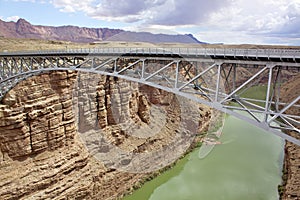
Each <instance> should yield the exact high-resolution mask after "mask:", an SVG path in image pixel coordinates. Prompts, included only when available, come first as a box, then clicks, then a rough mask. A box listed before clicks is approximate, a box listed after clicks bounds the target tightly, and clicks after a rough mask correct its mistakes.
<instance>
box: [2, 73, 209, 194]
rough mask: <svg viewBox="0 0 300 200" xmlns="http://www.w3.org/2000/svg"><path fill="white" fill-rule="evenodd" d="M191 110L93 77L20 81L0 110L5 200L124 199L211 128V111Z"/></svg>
mask: <svg viewBox="0 0 300 200" xmlns="http://www.w3.org/2000/svg"><path fill="white" fill-rule="evenodd" d="M184 105H185V106H182V105H181V104H180V99H179V98H178V97H176V96H174V95H173V94H169V93H166V92H163V91H160V90H157V89H154V88H151V87H148V86H141V85H139V84H137V83H131V82H128V81H124V80H118V79H116V78H113V77H105V76H99V75H93V74H77V73H76V72H69V71H65V72H51V73H47V74H41V75H38V76H33V77H31V78H28V79H27V80H25V81H22V82H20V83H19V84H18V85H17V86H16V87H14V88H13V89H12V90H11V91H10V92H9V93H8V94H7V95H6V96H5V98H4V99H3V102H2V104H1V105H0V133H1V134H0V150H1V151H0V154H1V155H0V158H1V160H0V176H1V181H0V199H20V198H23V199H115V198H117V197H121V196H122V195H123V194H125V193H128V192H129V191H130V190H132V189H133V187H135V185H137V184H138V183H139V182H140V181H142V180H143V179H144V178H145V177H147V176H149V173H146V172H151V170H155V169H159V168H161V167H164V166H166V165H167V164H170V163H171V162H173V161H174V160H176V159H177V158H178V157H177V155H176V156H173V157H172V156H171V155H174V152H176V151H178V152H181V153H182V152H184V151H185V150H186V148H188V146H189V144H190V142H192V141H193V138H194V136H195V134H196V133H197V132H199V131H200V129H203V128H205V127H206V126H207V125H208V121H209V118H210V114H211V111H210V109H208V108H206V107H201V110H199V105H195V104H193V103H192V102H188V101H185V104H184ZM192 111H194V112H192ZM198 111H199V112H198ZM187 127H189V128H187ZM151 153H152V154H151ZM149 158H151V159H152V160H150V161H151V162H144V161H145V160H146V161H147V160H149ZM167 158H168V159H167ZM143 159H144V160H143ZM165 160H166V161H167V162H164V161H165ZM152 161H153V162H152ZM141 162H142V163H143V165H141V164H142V163H141ZM149 163H151V164H153V163H155V166H156V167H157V168H155V166H153V165H151V164H149ZM134 167H136V168H134Z"/></svg>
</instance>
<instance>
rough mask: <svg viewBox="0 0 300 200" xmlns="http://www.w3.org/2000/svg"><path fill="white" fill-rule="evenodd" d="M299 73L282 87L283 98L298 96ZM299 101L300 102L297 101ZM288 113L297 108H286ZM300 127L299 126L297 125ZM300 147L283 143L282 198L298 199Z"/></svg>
mask: <svg viewBox="0 0 300 200" xmlns="http://www.w3.org/2000/svg"><path fill="white" fill-rule="evenodd" d="M299 84H300V75H297V76H295V77H294V78H292V79H290V80H289V81H288V82H286V83H285V84H284V85H283V87H282V90H281V92H282V94H283V95H282V96H283V98H284V100H286V101H288V102H290V101H292V100H293V99H295V98H296V97H298V96H300V89H299ZM298 103H300V102H298ZM287 112H288V113H289V114H294V115H298V116H299V115H300V110H299V108H298V109H297V108H292V109H289V110H287ZM298 128H300V127H298ZM290 134H291V135H293V137H296V138H298V139H300V136H299V134H296V133H293V132H290ZM299 155H300V147H299V146H298V145H295V144H293V143H291V142H286V145H285V159H284V160H285V173H286V174H285V175H284V176H286V177H284V178H285V179H286V183H284V184H285V185H284V192H283V196H282V199H284V200H296V199H300V156H299Z"/></svg>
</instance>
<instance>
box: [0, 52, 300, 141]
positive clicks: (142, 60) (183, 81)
mask: <svg viewBox="0 0 300 200" xmlns="http://www.w3.org/2000/svg"><path fill="white" fill-rule="evenodd" d="M299 69H300V65H299V63H297V62H274V61H260V60H249V59H245V60H243V59H228V58H226V57H222V58H219V57H207V56H197V57H195V56H194V57H190V56H185V57H182V56H179V55H177V54H168V55H166V54H162V55H160V54H159V53H157V54H146V55H145V54H143V55H133V54H130V55H128V54H123V55H122V54H120V55H117V54H90V55H87V56H81V55H73V54H70V55H67V54H65V53H63V54H61V55H47V54H43V55H35V56H28V55H25V56H24V55H23V56H22V55H16V56H11V55H10V56H1V57H0V98H1V99H2V98H3V97H4V96H5V94H6V93H7V92H8V91H9V90H10V89H11V88H13V87H14V86H15V85H16V84H17V83H19V82H20V81H21V80H24V79H26V78H28V77H29V76H32V75H36V74H39V73H44V72H49V71H55V70H75V71H79V72H89V73H98V74H102V75H108V76H115V77H119V78H123V79H126V80H129V81H135V82H139V83H142V84H147V85H150V86H153V87H156V88H159V89H162V90H166V91H168V92H172V93H174V94H177V95H181V96H184V97H186V98H189V99H192V100H194V101H196V102H199V103H203V104H206V105H208V106H210V107H212V108H215V109H218V110H221V111H223V112H225V113H228V114H231V115H234V116H236V117H238V118H241V119H243V120H245V121H247V122H249V123H252V124H254V125H255V126H258V127H260V128H262V129H264V130H267V131H269V132H272V133H274V134H276V135H279V136H281V137H282V138H284V139H286V140H289V141H291V142H293V143H295V144H298V145H300V141H299V140H298V139H296V138H294V137H292V136H290V135H288V134H286V133H285V132H282V131H281V130H289V131H294V132H296V133H298V134H300V130H299V127H300V116H298V115H294V114H293V113H292V112H290V110H292V109H298V110H299V109H300V105H299V104H300V96H298V97H296V98H294V99H289V100H288V101H284V99H283V98H282V96H281V92H280V91H281V87H282V84H283V79H286V78H287V77H288V78H291V77H292V76H295V75H296V74H298V73H299ZM258 84H259V85H264V87H265V90H264V94H263V95H262V96H263V97H264V98H263V99H261V98H249V97H247V95H245V93H247V90H249V88H253V86H256V85H258Z"/></svg>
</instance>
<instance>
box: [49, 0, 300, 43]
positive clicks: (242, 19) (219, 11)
mask: <svg viewBox="0 0 300 200" xmlns="http://www.w3.org/2000/svg"><path fill="white" fill-rule="evenodd" d="M50 3H52V4H53V5H54V6H55V7H56V8H58V9H60V10H61V11H62V12H73V13H74V12H83V13H84V14H85V15H86V16H89V17H91V18H94V19H99V20H105V21H117V22H126V23H131V24H130V26H131V28H129V29H131V30H134V29H136V30H139V31H141V30H151V31H152V32H159V31H167V30H168V29H169V30H171V31H172V32H173V31H174V30H176V29H180V28H182V27H186V26H189V27H194V29H197V30H198V33H205V32H206V33H207V34H212V33H213V32H214V33H218V34H220V35H221V36H222V35H223V36H224V37H225V36H227V38H231V39H234V38H232V37H230V33H231V34H232V35H234V36H235V37H236V38H237V37H238V39H236V41H242V36H243V38H245V39H250V41H255V37H256V41H258V42H260V41H261V39H263V38H264V37H265V38H280V37H281V38H289V37H290V38H294V39H296V40H297V38H300V29H299V27H300V2H299V0H264V1H261V0H252V1H248V0H210V1H207V0H197V1H195V0H85V1H83V0H51V1H50ZM155 29H157V30H158V31H155ZM222 33H224V34H222ZM199 35H200V34H199ZM213 35H215V36H216V37H217V36H218V35H217V34H213ZM218 37H220V36H218ZM252 37H253V38H254V39H252ZM224 40H226V41H227V39H224Z"/></svg>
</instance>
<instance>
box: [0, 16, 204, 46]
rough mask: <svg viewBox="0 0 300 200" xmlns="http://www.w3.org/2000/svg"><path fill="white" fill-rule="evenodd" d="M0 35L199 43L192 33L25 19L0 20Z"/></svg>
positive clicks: (81, 39) (85, 39)
mask: <svg viewBox="0 0 300 200" xmlns="http://www.w3.org/2000/svg"><path fill="white" fill-rule="evenodd" d="M0 35H1V36H2V37H5V38H32V39H45V40H63V41H70V42H80V43H89V42H99V41H124V42H149V43H188V44H189V43H200V44H203V42H200V41H199V40H197V39H196V38H195V37H194V36H193V35H192V34H186V35H168V34H152V33H149V32H130V31H124V30H121V29H110V28H86V27H78V26H59V27H54V26H41V25H32V24H31V23H29V22H28V21H26V20H25V19H19V20H18V21H17V22H5V21H2V20H0Z"/></svg>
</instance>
